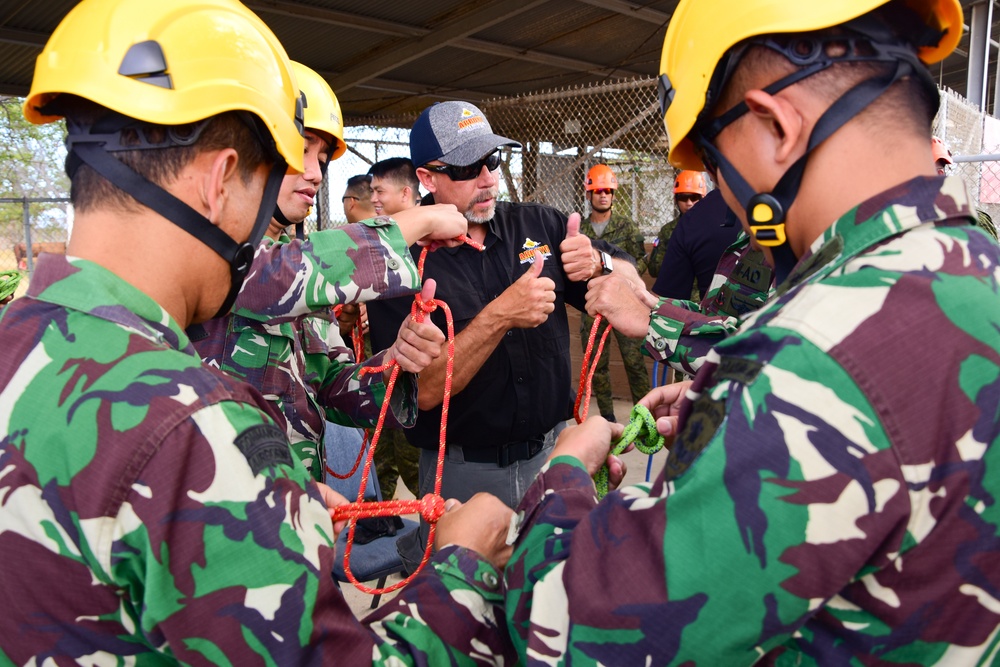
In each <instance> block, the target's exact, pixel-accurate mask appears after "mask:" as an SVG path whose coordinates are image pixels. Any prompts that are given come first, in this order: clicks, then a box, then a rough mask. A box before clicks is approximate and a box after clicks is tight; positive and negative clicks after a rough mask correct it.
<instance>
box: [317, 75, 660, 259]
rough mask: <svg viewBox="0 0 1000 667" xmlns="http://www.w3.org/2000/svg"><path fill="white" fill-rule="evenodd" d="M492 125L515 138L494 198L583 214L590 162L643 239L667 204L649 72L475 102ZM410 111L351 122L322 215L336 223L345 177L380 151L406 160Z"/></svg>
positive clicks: (323, 221)
mask: <svg viewBox="0 0 1000 667" xmlns="http://www.w3.org/2000/svg"><path fill="white" fill-rule="evenodd" d="M476 106H478V107H479V108H480V109H482V111H483V113H484V114H486V117H487V118H488V119H489V121H490V125H492V127H493V131H494V132H495V133H497V134H500V135H503V136H506V137H510V138H511V139H514V140H516V141H519V142H520V143H521V145H522V147H521V148H519V149H510V148H506V149H504V153H505V155H504V157H505V159H504V162H503V165H502V167H501V183H500V199H504V200H509V201H527V202H538V203H543V204H548V205H550V206H554V207H556V208H558V209H560V210H562V211H565V212H567V213H568V212H572V211H580V212H581V213H583V214H586V213H587V208H586V199H585V198H584V187H583V183H584V177H585V175H586V173H587V171H588V170H589V169H590V167H592V166H593V165H595V164H598V163H604V164H608V165H610V166H611V168H612V169H614V171H615V173H616V175H617V176H618V182H619V184H620V187H619V190H618V194H617V196H616V201H615V206H616V207H618V208H619V209H625V210H627V211H628V212H630V213H631V215H632V217H633V219H634V220H636V221H637V222H638V223H639V226H640V228H641V229H642V232H643V234H645V235H646V237H647V239H648V240H650V241H651V240H652V238H653V237H654V236H655V235H656V233H657V232H658V231H659V229H660V226H662V225H663V224H664V223H665V222H667V221H668V220H670V219H672V218H673V217H674V216H675V214H676V211H675V210H674V201H673V180H674V175H675V173H676V171H675V170H674V169H673V168H672V167H671V166H670V165H669V164H668V163H667V140H666V134H665V132H664V130H663V121H662V119H661V118H660V114H659V107H658V104H657V101H656V81H655V79H651V78H643V79H630V80H623V81H615V82H612V83H606V84H602V85H592V86H583V87H573V88H565V89H558V90H549V91H541V92H534V93H528V94H525V95H518V96H516V97H507V98H497V99H492V100H487V101H484V102H479V103H477V104H476ZM416 119H417V116H416V115H415V114H414V115H405V116H379V117H368V118H360V119H353V123H354V125H353V126H352V127H350V128H348V131H347V137H346V140H347V143H348V145H349V146H350V147H351V152H350V153H348V154H347V155H345V156H344V157H342V158H341V159H339V160H337V161H336V162H334V163H332V164H331V166H330V177H329V180H330V194H331V199H330V205H329V207H328V211H329V216H328V217H323V215H322V211H321V214H320V224H322V225H324V226H326V225H331V226H332V225H336V224H342V223H343V220H344V217H343V213H342V211H341V210H340V204H339V202H340V197H341V195H342V194H343V191H344V185H345V184H346V182H347V179H348V178H350V177H351V176H353V175H355V174H359V173H365V172H366V171H367V170H368V167H369V166H370V164H371V163H372V162H374V161H376V160H382V159H385V158H388V157H409V128H410V127H412V126H413V123H414V122H415V121H416Z"/></svg>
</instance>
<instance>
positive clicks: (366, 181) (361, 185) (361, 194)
mask: <svg viewBox="0 0 1000 667" xmlns="http://www.w3.org/2000/svg"><path fill="white" fill-rule="evenodd" d="M371 182H372V177H371V176H369V175H368V174H358V175H357V176H351V177H350V178H349V179H347V189H346V190H344V195H345V196H350V197H357V198H358V199H364V200H366V201H367V200H368V199H370V198H371V196H372V186H371Z"/></svg>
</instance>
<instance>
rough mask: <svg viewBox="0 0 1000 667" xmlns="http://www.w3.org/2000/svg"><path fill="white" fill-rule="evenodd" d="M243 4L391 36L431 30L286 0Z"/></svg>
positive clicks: (265, 11)
mask: <svg viewBox="0 0 1000 667" xmlns="http://www.w3.org/2000/svg"><path fill="white" fill-rule="evenodd" d="M244 4H245V5H246V6H247V7H249V8H250V9H252V10H253V11H255V12H258V13H260V12H263V13H268V14H279V15H281V16H290V17H292V18H297V19H308V20H310V21H316V22H317V23H327V24H329V25H339V26H343V27H345V28H359V29H361V30H367V31H368V32H377V33H380V34H383V35H391V36H393V37H423V36H424V35H426V34H428V33H430V32H431V31H430V30H429V29H427V28H420V27H417V26H411V25H406V24H405V23H397V22H395V21H386V20H383V19H376V18H371V17H367V16H360V15H358V14H350V13H348V12H341V11H338V10H336V9H323V8H322V7H310V6H309V5H303V4H300V3H298V2H287V1H286V0H251V1H250V2H245V3H244Z"/></svg>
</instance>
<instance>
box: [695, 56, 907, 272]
mask: <svg viewBox="0 0 1000 667" xmlns="http://www.w3.org/2000/svg"><path fill="white" fill-rule="evenodd" d="M895 65H896V66H895V68H894V69H893V70H892V71H891V72H890V73H888V74H887V75H885V76H881V77H873V78H871V79H867V80H865V81H863V82H861V83H859V84H858V85H856V86H855V87H854V88H851V89H850V90H848V91H847V92H845V93H844V94H843V95H841V96H840V98H838V99H837V101H836V102H834V103H833V104H832V105H831V106H830V108H829V109H827V110H826V111H825V112H824V113H823V115H822V116H820V118H819V120H818V121H817V122H816V126H815V127H814V128H813V131H812V133H811V134H810V135H809V143H808V146H807V147H806V151H805V153H803V154H802V156H801V157H799V159H798V160H796V161H795V163H794V164H793V165H792V166H791V167H790V168H789V169H788V171H786V172H785V173H784V175H783V176H782V177H781V179H780V180H779V181H778V183H777V184H776V185H775V186H774V189H773V190H772V191H771V192H754V189H753V188H752V187H751V186H750V185H749V184H748V183H747V182H746V179H744V178H743V176H742V175H741V174H740V173H739V171H738V170H737V169H736V168H735V167H734V166H733V164H732V163H731V162H730V161H729V160H727V159H726V157H725V156H724V155H722V153H721V152H720V151H719V149H718V148H716V147H715V146H714V145H713V144H712V143H711V141H710V139H712V138H714V135H713V136H711V137H706V136H704V135H701V134H699V135H698V137H697V138H696V141H697V143H698V146H699V148H701V149H702V150H703V151H704V152H705V153H706V154H708V156H709V157H710V159H711V161H714V162H715V163H716V164H718V166H719V171H721V172H722V175H723V177H724V178H725V181H726V185H727V186H728V187H729V188H730V190H732V192H733V195H734V196H735V197H736V199H737V200H738V201H739V202H740V205H741V206H742V207H743V208H744V210H745V211H746V216H747V222H748V224H749V225H750V231H751V234H752V235H753V237H754V239H756V241H757V243H758V244H759V245H762V246H766V247H769V248H770V249H771V251H772V253H773V254H774V263H775V267H774V268H775V277H776V283H777V284H779V285H780V284H781V283H782V282H784V280H785V279H786V278H787V277H788V275H789V273H791V270H792V269H793V268H794V267H795V264H796V263H797V262H798V257H796V255H795V253H794V252H793V251H792V249H791V246H790V245H789V244H788V241H787V237H786V234H785V220H786V217H787V215H788V210H789V209H790V208H791V206H792V204H793V203H794V202H795V197H796V196H797V195H798V193H799V187H800V186H801V185H802V178H803V176H804V174H805V170H806V166H807V164H808V162H809V156H810V155H811V154H812V152H813V150H815V149H816V147H817V146H819V145H820V144H821V143H823V142H824V141H826V140H827V139H828V138H829V137H830V136H831V135H832V134H833V133H834V132H836V131H837V130H839V129H840V128H841V127H843V126H844V125H845V124H846V123H847V122H848V121H850V120H851V119H852V118H854V117H855V116H857V115H858V114H859V113H861V112H862V111H863V110H864V109H865V108H867V107H868V105H870V104H871V103H872V102H874V101H875V100H876V99H878V97H880V96H881V95H882V94H883V93H884V92H885V91H887V90H888V89H889V88H890V87H891V86H892V85H893V84H895V83H896V82H897V81H899V80H900V79H902V78H904V77H906V76H911V75H915V76H920V71H919V70H916V69H915V68H914V66H913V65H912V63H910V62H909V61H906V60H899V61H896V63H895ZM801 78H802V77H798V78H797V79H796V80H799V79H801ZM787 85H789V84H788V83H787V82H785V81H784V80H779V81H777V82H775V83H774V84H771V86H768V87H767V88H765V89H764V91H765V92H767V93H769V94H774V92H776V91H777V90H780V89H781V88H784V87H786V86H787ZM772 89H775V90H772ZM740 104H741V105H743V106H744V112H745V103H742V102H741V103H740ZM738 106H739V105H738ZM738 106H737V107H734V109H733V110H730V111H734V110H736V109H737V108H738ZM726 115H727V116H730V118H729V119H728V120H729V121H730V122H731V120H734V119H735V118H737V117H739V115H742V114H738V113H737V114H731V113H730V112H727V114H726ZM727 124H728V123H727ZM723 127H724V125H723ZM718 131H721V127H720V128H718V130H717V131H716V132H715V134H718Z"/></svg>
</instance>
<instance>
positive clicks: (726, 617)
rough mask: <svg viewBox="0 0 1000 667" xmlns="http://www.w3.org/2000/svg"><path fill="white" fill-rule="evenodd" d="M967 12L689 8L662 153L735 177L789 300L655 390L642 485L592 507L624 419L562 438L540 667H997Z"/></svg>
mask: <svg viewBox="0 0 1000 667" xmlns="http://www.w3.org/2000/svg"><path fill="white" fill-rule="evenodd" d="M963 23H964V22H963V17H962V9H961V5H960V3H959V1H958V0H839V1H838V2H827V3H804V2H801V0H681V2H680V3H679V4H678V5H677V8H676V10H675V11H674V13H673V16H672V18H671V21H670V25H669V27H668V28H667V33H666V38H665V40H664V45H663V56H662V60H661V67H660V72H661V73H662V76H661V77H660V80H659V85H660V101H661V105H662V106H661V109H662V110H663V112H664V120H665V124H666V128H667V135H668V138H669V143H670V153H669V156H668V158H669V160H670V162H671V164H673V165H675V166H677V167H681V168H686V169H700V168H707V169H708V170H709V171H712V172H714V174H715V175H717V176H718V178H716V179H715V180H716V182H717V183H718V184H719V189H720V190H721V192H722V194H723V196H724V197H725V199H726V202H727V203H728V204H729V206H730V208H732V210H733V211H734V212H736V213H737V215H739V217H740V218H741V221H742V223H743V225H744V228H745V230H746V231H747V234H748V235H749V236H750V239H751V242H752V243H753V244H754V245H755V246H757V247H759V248H761V249H762V251H763V252H764V254H765V256H766V257H767V258H768V261H769V262H771V263H772V264H773V266H774V267H775V272H776V281H777V287H776V290H775V296H774V297H773V298H772V299H770V300H769V301H768V302H767V303H765V304H764V305H763V306H761V307H760V308H759V309H758V310H756V311H755V312H754V313H753V314H752V315H750V316H749V318H747V320H746V321H745V322H744V323H743V324H742V326H741V327H740V329H739V331H738V332H736V333H734V334H732V335H730V336H728V337H727V338H725V340H723V341H722V342H720V343H719V344H718V345H717V346H716V347H715V348H714V349H712V350H711V351H710V352H709V353H708V355H707V358H706V359H705V361H704V363H703V364H702V366H701V369H700V370H699V371H698V375H697V376H696V378H695V380H694V382H693V383H692V384H687V383H684V384H674V385H669V386H666V387H658V388H657V389H655V390H654V391H653V392H651V393H650V395H649V396H648V397H647V398H644V399H643V404H644V406H645V407H647V408H650V409H651V410H652V411H653V413H654V415H655V416H657V417H658V422H657V430H658V431H659V432H660V433H661V434H663V435H669V436H674V435H676V437H675V438H674V440H673V442H672V444H671V445H670V451H669V454H668V456H667V460H666V463H665V467H664V470H663V472H662V473H661V474H660V475H659V476H658V478H657V479H656V480H655V481H654V482H653V483H652V484H640V485H636V486H630V487H626V488H622V489H619V490H617V491H615V492H612V493H609V494H608V495H607V496H606V497H605V498H604V499H603V500H602V501H600V502H598V501H597V500H596V498H595V497H594V496H595V494H594V486H593V481H592V480H591V479H590V477H589V475H588V473H590V474H593V473H594V472H596V470H597V468H598V466H599V465H600V464H601V463H602V462H604V461H605V460H606V459H607V458H608V447H609V444H610V441H611V439H612V437H613V436H616V435H618V433H620V432H621V431H622V428H621V427H620V426H618V425H615V424H608V423H606V422H604V420H601V419H597V418H595V419H591V420H588V421H587V422H586V423H585V424H583V425H581V426H577V427H573V428H571V429H567V430H566V431H565V432H564V433H563V434H562V437H561V438H560V440H559V442H558V443H557V444H556V447H555V450H554V451H553V455H552V458H551V459H550V460H549V462H548V464H547V466H546V467H545V468H543V469H542V472H541V473H540V474H539V476H538V477H537V478H536V479H535V482H534V484H533V486H532V487H531V488H529V489H528V491H527V493H526V494H525V496H524V499H523V500H522V502H521V504H520V506H519V507H518V516H519V517H523V520H522V523H521V525H520V526H519V529H518V533H519V534H518V537H517V538H516V541H515V545H516V546H515V552H514V556H513V557H512V558H511V561H510V563H508V565H507V568H506V570H505V572H504V576H505V579H506V588H505V590H506V612H507V618H508V626H509V628H510V630H511V634H512V636H513V639H514V642H515V644H516V646H517V648H518V653H519V656H520V657H521V659H522V660H523V661H524V662H525V663H526V664H531V663H539V664H542V663H544V664H546V665H564V664H573V665H597V664H604V665H609V664H616V665H725V666H727V667H728V666H731V665H752V664H766V665H824V666H825V665H908V666H912V665H920V666H928V665H941V666H948V667H950V666H952V665H992V664H996V661H997V650H998V628H1000V605H998V604H997V601H998V600H1000V593H998V592H1000V511H998V507H1000V505H998V503H997V498H998V496H1000V449H998V448H1000V410H998V406H1000V381H998V379H1000V326H998V324H1000V248H998V247H997V244H996V243H995V242H994V241H993V239H992V238H990V237H989V236H988V234H986V233H985V232H984V231H983V230H981V229H979V228H978V227H976V226H975V224H974V209H973V207H972V206H971V202H970V198H969V196H968V193H967V192H966V189H965V187H964V184H963V183H962V181H961V179H959V178H956V177H952V176H939V175H937V174H935V172H934V167H933V163H932V160H931V154H930V153H931V152H930V126H931V120H932V118H933V117H934V114H935V111H936V110H937V107H938V102H939V95H938V91H937V87H936V85H935V83H934V79H933V77H932V76H931V74H930V72H929V71H928V69H927V65H928V64H932V63H936V62H939V61H941V60H943V59H944V58H945V57H947V56H948V55H949V54H950V53H951V52H952V51H953V50H954V49H955V47H956V45H957V44H958V43H959V41H960V39H961V37H962V32H963ZM857 164H864V165H865V177H864V178H857V177H856V175H855V174H854V173H853V172H852V170H851V167H852V166H853V165H857ZM612 280H614V276H613V275H612V276H609V277H601V278H597V279H596V281H602V282H609V281H612ZM591 282H592V283H594V282H595V281H591ZM655 317H656V315H654V318H655ZM612 322H615V319H614V318H612Z"/></svg>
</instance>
